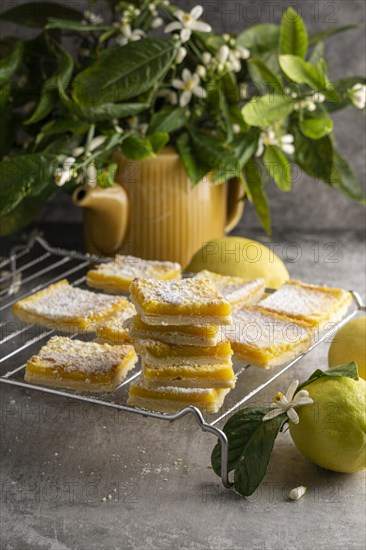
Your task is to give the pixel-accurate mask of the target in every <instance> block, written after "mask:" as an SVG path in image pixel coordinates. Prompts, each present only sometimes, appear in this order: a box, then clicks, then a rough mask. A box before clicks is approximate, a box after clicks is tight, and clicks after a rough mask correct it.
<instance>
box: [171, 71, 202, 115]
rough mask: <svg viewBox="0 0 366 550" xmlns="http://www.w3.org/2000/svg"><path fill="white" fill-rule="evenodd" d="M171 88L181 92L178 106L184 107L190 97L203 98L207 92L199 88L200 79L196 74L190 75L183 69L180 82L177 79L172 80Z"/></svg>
mask: <svg viewBox="0 0 366 550" xmlns="http://www.w3.org/2000/svg"><path fill="white" fill-rule="evenodd" d="M172 86H173V87H174V88H176V89H177V90H182V93H181V95H180V98H179V105H180V106H181V107H185V106H186V105H188V103H189V102H190V101H191V98H192V95H195V96H196V97H200V98H201V99H202V98H205V97H207V92H206V90H205V89H204V88H202V86H200V77H199V76H198V74H197V73H193V74H192V73H191V71H190V70H189V69H183V71H182V80H180V79H179V78H173V80H172Z"/></svg>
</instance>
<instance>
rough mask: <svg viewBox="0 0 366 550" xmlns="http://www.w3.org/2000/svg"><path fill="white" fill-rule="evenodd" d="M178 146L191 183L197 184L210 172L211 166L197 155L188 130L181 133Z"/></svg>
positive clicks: (177, 142) (177, 141)
mask: <svg viewBox="0 0 366 550" xmlns="http://www.w3.org/2000/svg"><path fill="white" fill-rule="evenodd" d="M176 147H177V150H178V153H179V156H180V159H181V161H182V162H183V164H184V168H185V169H186V172H187V175H188V177H189V179H190V181H191V184H192V185H197V183H199V182H200V181H201V180H202V178H203V177H204V176H205V175H206V174H207V173H208V171H209V168H208V167H207V165H206V164H204V163H202V162H200V160H198V159H197V158H196V157H195V155H194V153H193V151H194V147H193V145H192V142H191V139H190V137H189V134H188V133H187V132H183V133H182V134H180V136H179V137H178V139H177V140H176Z"/></svg>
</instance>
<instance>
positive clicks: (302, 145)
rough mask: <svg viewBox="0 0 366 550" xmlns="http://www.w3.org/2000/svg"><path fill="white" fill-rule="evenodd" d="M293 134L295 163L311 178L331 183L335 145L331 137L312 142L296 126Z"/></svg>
mask: <svg viewBox="0 0 366 550" xmlns="http://www.w3.org/2000/svg"><path fill="white" fill-rule="evenodd" d="M291 133H292V134H293V135H294V138H295V162H297V164H298V165H299V166H300V168H302V169H303V170H304V171H305V172H306V173H307V174H309V175H310V176H311V177H313V178H315V179H321V180H323V181H324V182H326V183H329V182H330V181H331V175H332V166H333V145H332V142H331V140H330V138H329V136H324V137H322V138H320V139H318V140H312V139H310V138H308V137H306V136H304V134H303V133H302V132H301V131H300V130H299V128H298V127H297V126H296V125H294V126H293V127H292V130H291Z"/></svg>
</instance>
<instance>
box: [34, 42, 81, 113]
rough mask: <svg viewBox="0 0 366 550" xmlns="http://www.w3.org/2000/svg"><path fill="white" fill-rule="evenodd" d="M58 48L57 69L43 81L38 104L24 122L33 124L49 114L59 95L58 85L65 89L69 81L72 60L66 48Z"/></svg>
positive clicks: (72, 66)
mask: <svg viewBox="0 0 366 550" xmlns="http://www.w3.org/2000/svg"><path fill="white" fill-rule="evenodd" d="M59 48H60V55H59V60H58V62H59V66H58V69H57V71H56V73H55V74H54V75H52V76H51V78H49V79H48V80H46V81H45V82H44V84H43V86H42V90H41V96H40V98H39V101H38V104H37V106H36V108H35V110H34V111H33V113H32V115H31V116H30V118H28V120H26V122H25V124H34V123H36V122H39V121H40V120H42V119H44V118H45V117H46V116H47V115H49V114H50V112H51V111H52V109H53V108H54V106H55V105H56V103H57V100H58V97H59V94H58V87H59V86H61V87H62V89H63V90H66V88H67V87H68V85H69V83H70V80H71V77H72V72H73V69H74V62H73V59H72V57H71V55H70V54H69V53H68V52H67V51H66V50H64V49H63V48H62V47H61V46H59Z"/></svg>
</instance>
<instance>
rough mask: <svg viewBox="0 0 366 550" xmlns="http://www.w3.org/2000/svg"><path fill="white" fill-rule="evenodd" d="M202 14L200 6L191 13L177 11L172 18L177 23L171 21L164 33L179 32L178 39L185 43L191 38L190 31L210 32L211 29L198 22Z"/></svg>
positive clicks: (205, 24)
mask: <svg viewBox="0 0 366 550" xmlns="http://www.w3.org/2000/svg"><path fill="white" fill-rule="evenodd" d="M202 13H203V7H202V6H195V7H194V8H192V9H191V11H190V12H189V13H188V12H185V11H182V10H177V11H176V12H175V13H174V16H175V17H176V18H177V19H178V21H172V22H171V23H169V24H168V25H167V26H166V27H165V32H172V31H180V39H181V41H182V42H187V40H189V39H190V38H191V34H192V31H200V32H210V31H211V27H210V25H208V24H207V23H204V22H203V21H198V19H199V18H200V17H201V15H202Z"/></svg>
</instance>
